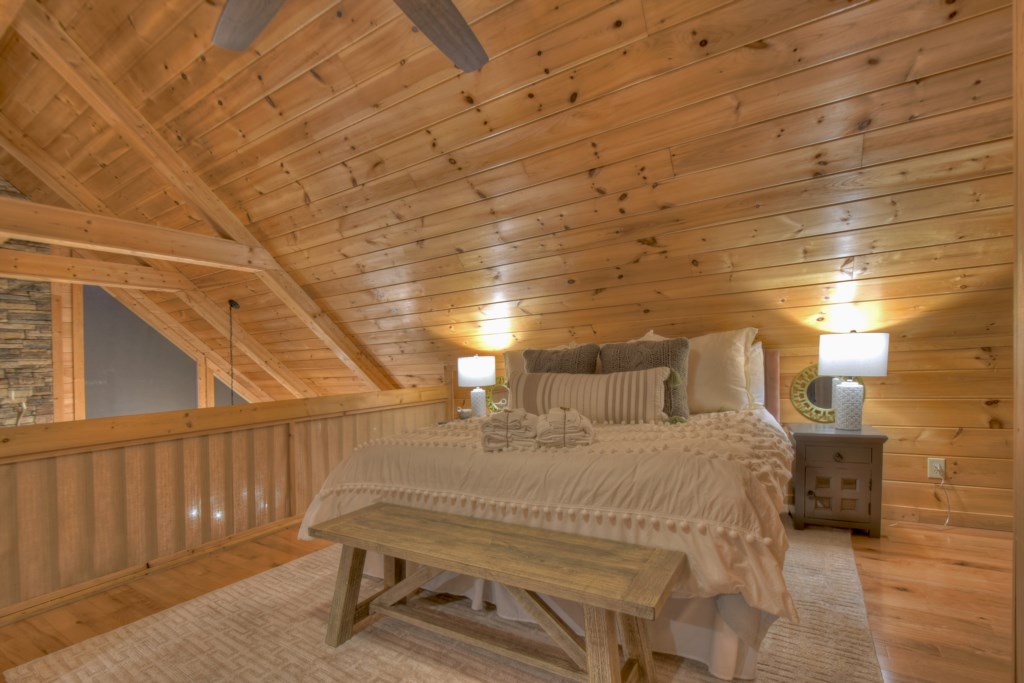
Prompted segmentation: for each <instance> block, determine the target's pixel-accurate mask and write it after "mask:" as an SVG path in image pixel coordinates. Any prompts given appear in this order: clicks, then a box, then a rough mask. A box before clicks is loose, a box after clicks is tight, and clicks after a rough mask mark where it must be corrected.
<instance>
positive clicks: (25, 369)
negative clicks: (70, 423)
mask: <svg viewBox="0 0 1024 683" xmlns="http://www.w3.org/2000/svg"><path fill="white" fill-rule="evenodd" d="M3 248H4V249H17V250H19V251H35V252H44V253H45V252H47V251H48V248H47V247H46V246H45V245H39V244H33V243H30V242H22V241H20V240H9V241H7V242H5V243H3ZM52 320H53V316H52V312H51V310H50V284H49V283H48V282H27V281H24V280H8V279H5V278H0V427H8V426H12V425H14V422H15V420H16V418H17V412H16V409H15V405H14V404H13V403H12V402H11V400H10V389H12V388H14V389H20V388H28V387H31V389H32V395H31V396H30V397H29V398H28V401H27V403H28V410H27V411H26V412H25V414H24V416H23V417H22V418H21V424H23V425H26V424H35V423H41V422H53V342H52V334H53V329H52Z"/></svg>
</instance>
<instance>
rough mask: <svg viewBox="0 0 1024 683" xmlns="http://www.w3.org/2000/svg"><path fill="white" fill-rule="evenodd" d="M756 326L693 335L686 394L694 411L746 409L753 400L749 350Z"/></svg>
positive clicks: (691, 410) (710, 411) (755, 332)
mask: <svg viewBox="0 0 1024 683" xmlns="http://www.w3.org/2000/svg"><path fill="white" fill-rule="evenodd" d="M756 335H757V328H755V327H744V328H742V329H739V330H730V331H729V332H715V333H712V334H705V335H703V336H700V337H693V338H691V339H690V373H689V377H688V379H687V387H686V391H687V393H686V397H687V399H688V401H689V404H690V412H691V413H716V412H720V411H724V410H743V409H745V408H749V407H750V406H751V404H752V403H753V400H752V398H751V396H750V392H749V391H747V350H748V349H749V348H750V345H751V343H752V342H753V341H754V337H755V336H756Z"/></svg>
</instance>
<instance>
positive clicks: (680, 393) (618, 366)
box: [601, 338, 690, 417]
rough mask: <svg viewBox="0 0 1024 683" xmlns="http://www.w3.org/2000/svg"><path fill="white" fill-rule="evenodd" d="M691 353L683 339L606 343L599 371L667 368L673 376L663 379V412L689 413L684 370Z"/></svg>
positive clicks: (673, 414) (672, 414) (681, 414)
mask: <svg viewBox="0 0 1024 683" xmlns="http://www.w3.org/2000/svg"><path fill="white" fill-rule="evenodd" d="M689 355H690V342H689V341H688V340H686V339H683V338H679V339H666V340H665V341H639V342H627V343H625V344H605V345H604V346H602V347H601V372H604V373H610V372H623V371H625V370H646V369H647V368H666V367H667V368H670V369H672V370H675V372H676V376H675V377H673V376H671V375H670V376H669V378H668V380H666V382H665V414H666V415H669V416H671V417H689V416H690V408H689V405H688V403H687V400H686V374H687V363H688V360H689Z"/></svg>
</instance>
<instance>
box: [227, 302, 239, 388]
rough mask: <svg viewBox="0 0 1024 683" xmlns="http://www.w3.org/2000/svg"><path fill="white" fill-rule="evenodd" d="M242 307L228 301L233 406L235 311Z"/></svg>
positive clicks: (229, 360)
mask: <svg viewBox="0 0 1024 683" xmlns="http://www.w3.org/2000/svg"><path fill="white" fill-rule="evenodd" d="M238 308H241V305H240V304H239V303H238V302H237V301H235V300H234V299H228V366H230V368H231V405H235V319H234V311H235V310H236V309H238Z"/></svg>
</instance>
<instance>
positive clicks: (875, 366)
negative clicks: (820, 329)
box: [818, 332, 889, 377]
mask: <svg viewBox="0 0 1024 683" xmlns="http://www.w3.org/2000/svg"><path fill="white" fill-rule="evenodd" d="M888 367H889V333H888V332H850V333H849V334H823V335H821V339H820V341H819V342H818V374H819V375H825V376H829V375H831V376H833V377H839V376H842V377H884V376H885V375H886V373H887V372H888Z"/></svg>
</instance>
